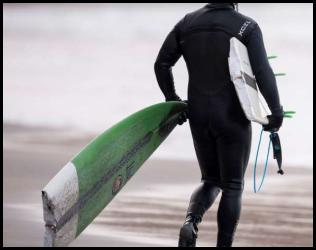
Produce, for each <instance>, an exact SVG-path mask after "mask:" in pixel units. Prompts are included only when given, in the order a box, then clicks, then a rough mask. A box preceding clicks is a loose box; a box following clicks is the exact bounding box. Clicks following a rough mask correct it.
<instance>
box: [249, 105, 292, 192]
mask: <svg viewBox="0 0 316 250" xmlns="http://www.w3.org/2000/svg"><path fill="white" fill-rule="evenodd" d="M295 113H296V112H295V111H285V112H284V117H285V118H292V117H293V115H294V114H295ZM263 131H264V129H262V130H261V133H260V138H259V143H258V147H257V153H256V160H255V164H254V168H253V190H254V192H255V193H258V192H259V191H260V189H261V187H262V185H263V182H264V179H265V177H266V174H267V169H268V162H269V154H270V148H271V145H272V148H273V158H274V159H275V160H276V161H277V163H278V168H279V170H278V174H280V175H283V174H284V171H283V169H282V147H281V141H280V137H279V134H278V133H276V132H271V133H270V136H269V137H270V141H269V146H268V152H267V156H266V161H265V164H264V170H263V175H262V178H261V181H260V185H259V187H258V189H257V178H256V176H257V163H258V156H259V151H260V146H261V141H262V135H263Z"/></svg>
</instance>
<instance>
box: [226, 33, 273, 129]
mask: <svg viewBox="0 0 316 250" xmlns="http://www.w3.org/2000/svg"><path fill="white" fill-rule="evenodd" d="M228 65H229V71H230V77H231V80H232V82H233V83H234V86H235V89H236V92H237V96H238V98H239V101H240V104H241V107H242V109H243V111H244V113H245V115H246V117H247V118H248V120H250V121H254V122H257V123H260V124H268V123H269V121H268V119H267V117H266V116H267V115H268V114H267V113H266V112H265V111H264V107H263V105H262V103H261V102H260V99H259V98H260V97H259V90H258V86H257V82H256V78H255V76H254V74H253V71H252V68H251V64H250V60H249V55H248V50H247V48H246V46H245V45H244V44H243V43H242V42H240V41H239V40H238V39H237V38H235V37H233V38H231V40H230V52H229V58H228Z"/></svg>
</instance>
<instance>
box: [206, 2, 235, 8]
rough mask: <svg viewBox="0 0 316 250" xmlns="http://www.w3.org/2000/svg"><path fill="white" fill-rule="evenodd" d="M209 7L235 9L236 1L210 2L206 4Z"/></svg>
mask: <svg viewBox="0 0 316 250" xmlns="http://www.w3.org/2000/svg"><path fill="white" fill-rule="evenodd" d="M206 7H207V8H209V9H214V10H216V9H232V10H234V9H235V4H234V3H208V4H207V5H206Z"/></svg>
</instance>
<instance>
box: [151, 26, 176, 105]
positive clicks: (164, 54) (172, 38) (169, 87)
mask: <svg viewBox="0 0 316 250" xmlns="http://www.w3.org/2000/svg"><path fill="white" fill-rule="evenodd" d="M178 25H179V24H178ZM178 25H176V26H175V27H174V28H173V30H172V31H171V32H170V33H169V34H168V36H167V38H166V40H165V41H164V43H163V45H162V47H161V49H160V51H159V54H158V57H157V59H156V62H155V66H154V68H155V74H156V78H157V81H158V84H159V87H160V89H161V91H162V92H163V94H164V96H165V98H166V100H167V101H168V100H179V99H180V98H179V97H178V96H177V94H176V91H175V87H174V80H173V75H172V67H173V66H174V65H175V63H176V62H177V61H178V59H179V58H180V57H181V51H180V48H179V43H178Z"/></svg>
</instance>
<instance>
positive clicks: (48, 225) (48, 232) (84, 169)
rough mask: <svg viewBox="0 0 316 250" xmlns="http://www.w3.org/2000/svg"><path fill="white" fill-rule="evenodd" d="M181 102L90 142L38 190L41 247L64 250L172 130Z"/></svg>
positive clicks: (135, 116) (119, 125)
mask: <svg viewBox="0 0 316 250" xmlns="http://www.w3.org/2000/svg"><path fill="white" fill-rule="evenodd" d="M186 107H187V104H186V103H183V102H165V103H159V104H156V105H153V106H150V107H148V108H145V109H143V110H141V111H138V112H136V113H134V114H132V115H131V116H129V117H127V118H126V119H124V120H122V121H121V122H119V123H117V124H116V125H114V126H113V127H111V128H109V129H108V130H106V131H105V132H104V133H102V134H101V135H99V136H98V137H96V138H95V139H93V140H92V141H91V142H90V143H89V144H88V145H87V146H86V147H85V148H84V149H83V150H82V151H81V152H80V153H78V154H77V155H76V156H75V157H74V158H73V159H72V160H71V161H70V162H69V163H67V164H66V166H65V167H63V168H62V169H61V170H60V172H59V173H58V174H57V175H56V176H55V177H54V178H53V179H52V180H51V181H50V182H49V183H48V184H47V185H46V187H45V188H44V189H43V190H42V200H43V211H44V221H45V235H44V245H45V246H67V245H68V244H69V243H70V242H72V241H73V240H74V239H75V238H76V237H77V236H78V235H79V234H80V233H81V232H82V231H83V230H84V229H85V228H86V227H87V226H88V225H89V224H90V223H91V222H92V221H93V220H94V218H95V217H96V216H97V215H98V214H99V213H100V212H101V211H102V210H103V209H104V208H105V207H106V206H107V205H108V204H109V203H110V201H111V200H112V199H113V198H114V197H115V195H117V194H118V192H119V191H120V190H121V189H122V187H123V186H124V185H125V184H126V183H127V182H128V180H129V179H130V178H131V177H132V176H133V175H134V174H135V173H136V172H137V170H138V169H139V168H140V167H141V166H142V165H143V163H144V162H145V161H146V160H147V159H148V158H149V157H150V155H151V154H152V153H153V152H154V151H155V150H156V149H157V148H158V146H159V145H160V144H161V143H162V142H163V141H164V139H165V138H166V137H167V136H168V135H169V134H170V132H171V131H172V130H173V129H174V128H175V127H176V125H177V120H178V117H179V115H180V114H181V113H182V112H183V111H184V110H185V109H186Z"/></svg>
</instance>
